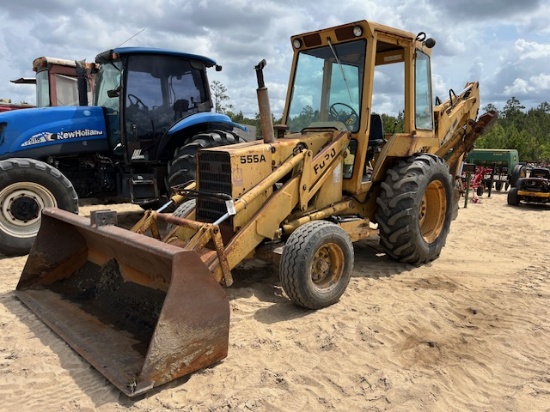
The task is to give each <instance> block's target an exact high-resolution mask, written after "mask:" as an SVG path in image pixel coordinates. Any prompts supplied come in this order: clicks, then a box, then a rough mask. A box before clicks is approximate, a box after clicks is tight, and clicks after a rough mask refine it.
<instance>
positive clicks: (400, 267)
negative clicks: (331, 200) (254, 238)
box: [0, 193, 550, 411]
mask: <svg viewBox="0 0 550 412" xmlns="http://www.w3.org/2000/svg"><path fill="white" fill-rule="evenodd" d="M110 207H111V208H115V209H117V210H119V211H122V212H123V213H122V214H121V216H122V222H123V223H128V222H132V221H135V220H137V218H138V217H139V215H140V213H141V212H140V210H139V209H138V208H136V207H134V206H131V205H118V206H116V207H113V206H110ZM89 210H90V207H86V208H83V209H82V210H81V214H84V215H87V214H89ZM549 239H550V206H549V207H544V206H520V207H509V206H507V205H506V194H505V193H493V194H492V196H491V198H487V195H485V196H484V197H483V198H482V201H481V203H477V204H474V203H469V204H468V207H467V208H465V209H464V208H462V209H461V210H460V213H459V217H458V218H457V220H455V221H454V222H453V225H452V228H451V233H450V235H449V237H448V239H447V245H446V247H445V248H444V250H443V252H442V254H441V257H440V258H439V259H437V260H436V261H434V262H432V263H431V264H428V265H425V266H422V267H418V268H417V267H412V266H410V265H405V264H399V263H396V262H394V261H392V260H390V259H388V258H387V257H386V256H384V255H383V254H382V253H380V251H379V249H378V243H377V239H371V240H369V241H362V242H360V243H358V244H356V245H355V251H356V264H355V268H354V271H353V278H352V280H351V283H350V285H349V287H348V289H347V291H346V293H345V294H344V296H343V297H342V299H341V300H340V302H339V303H337V304H336V305H333V306H331V307H329V308H326V309H323V310H319V311H306V310H303V309H300V308H298V307H296V306H294V305H293V304H292V303H290V301H288V299H287V298H286V297H285V295H284V293H283V292H282V289H281V287H280V283H279V281H278V277H277V271H276V269H275V268H273V267H272V266H270V265H268V264H263V263H260V264H258V265H247V266H243V267H242V268H239V269H238V270H235V271H234V277H235V280H236V282H235V284H234V286H232V287H231V288H228V289H227V293H228V295H229V298H230V306H231V332H230V346H229V356H228V357H227V358H226V359H225V360H224V361H222V362H221V363H219V364H217V365H215V366H213V367H211V368H208V369H206V370H202V371H200V372H198V373H195V374H192V375H191V376H189V377H185V378H181V379H178V380H176V381H173V382H171V383H169V384H166V385H164V386H161V387H159V388H157V389H154V390H153V391H151V392H149V393H147V394H146V395H144V396H142V397H140V398H137V399H135V398H134V399H129V398H127V397H126V396H125V395H123V394H121V393H120V392H119V391H118V390H117V389H116V388H115V387H114V386H113V385H111V384H110V382H109V381H107V380H106V379H105V378H104V377H103V375H101V374H100V373H98V372H97V371H96V370H95V369H93V368H92V367H91V366H89V364H88V363H87V362H85V361H84V360H83V359H82V358H81V357H80V356H79V355H77V354H76V353H75V352H74V351H73V350H72V349H70V348H69V347H68V346H67V345H66V344H65V342H64V341H63V340H61V339H60V338H59V337H58V336H57V335H56V334H54V333H53V332H52V331H51V330H50V329H49V328H48V327H47V326H45V325H44V324H43V323H42V322H41V321H40V320H38V319H37V318H36V316H35V315H34V314H33V313H32V312H31V311H30V310H29V309H27V308H26V306H24V305H23V304H22V303H21V302H20V301H19V300H18V298H16V297H15V295H14V293H13V290H14V288H15V286H16V283H17V281H18V279H19V275H20V273H21V270H22V268H23V265H24V264H25V261H26V257H21V258H2V259H1V265H2V269H1V271H0V409H1V410H2V411H27V410H33V411H38V410H40V411H119V410H126V409H128V410H131V411H160V410H175V411H180V410H181V411H230V410H231V411H232V410H237V411H248V410H251V411H332V410H338V411H379V410H390V411H455V410H457V411H543V410H550V317H549V312H550V252H549V247H548V242H549Z"/></svg>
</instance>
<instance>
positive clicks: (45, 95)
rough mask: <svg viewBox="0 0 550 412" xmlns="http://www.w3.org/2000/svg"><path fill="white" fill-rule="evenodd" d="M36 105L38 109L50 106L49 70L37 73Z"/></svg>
mask: <svg viewBox="0 0 550 412" xmlns="http://www.w3.org/2000/svg"><path fill="white" fill-rule="evenodd" d="M36 105H37V106H38V107H47V106H49V105H50V83H49V81H48V71H47V70H42V71H40V72H38V73H36Z"/></svg>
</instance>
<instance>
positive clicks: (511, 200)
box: [506, 187, 520, 206]
mask: <svg viewBox="0 0 550 412" xmlns="http://www.w3.org/2000/svg"><path fill="white" fill-rule="evenodd" d="M506 200H507V202H508V205H510V206H518V205H519V202H520V200H519V196H518V188H517V187H513V188H511V189H510V191H509V192H508V197H507V199H506Z"/></svg>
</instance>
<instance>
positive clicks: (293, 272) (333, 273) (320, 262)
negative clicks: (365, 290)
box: [279, 221, 353, 309]
mask: <svg viewBox="0 0 550 412" xmlns="http://www.w3.org/2000/svg"><path fill="white" fill-rule="evenodd" d="M352 268H353V245H352V243H351V240H350V238H349V236H348V234H347V233H346V232H345V231H344V230H343V229H342V228H341V227H340V226H338V225H336V224H334V223H331V222H326V221H313V222H309V223H306V224H304V225H302V226H300V227H299V228H298V229H296V230H295V231H294V232H292V234H291V235H290V236H289V238H288V240H287V242H286V244H285V247H284V249H283V254H282V256H281V263H280V266H279V277H280V279H281V284H282V286H283V289H284V291H285V292H286V294H287V295H288V297H289V298H290V299H291V300H292V301H293V302H294V303H295V304H297V305H298V306H302V307H304V308H307V309H320V308H324V307H326V306H330V305H332V304H334V303H336V302H338V300H339V299H340V296H342V294H343V293H344V291H345V290H346V288H347V286H348V283H349V280H350V277H351V270H352Z"/></svg>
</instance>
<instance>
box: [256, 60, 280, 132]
mask: <svg viewBox="0 0 550 412" xmlns="http://www.w3.org/2000/svg"><path fill="white" fill-rule="evenodd" d="M266 64H267V62H266V61H265V59H263V60H262V61H261V62H260V63H258V64H257V65H256V66H255V67H254V68H255V69H256V77H257V79H258V88H257V89H256V93H257V95H258V107H259V109H260V126H261V128H262V136H263V139H264V142H265V143H273V142H274V141H275V136H274V134H273V117H272V115H271V107H270V106H269V95H268V94H267V87H265V83H264V73H263V68H264V67H265V65H266Z"/></svg>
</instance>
